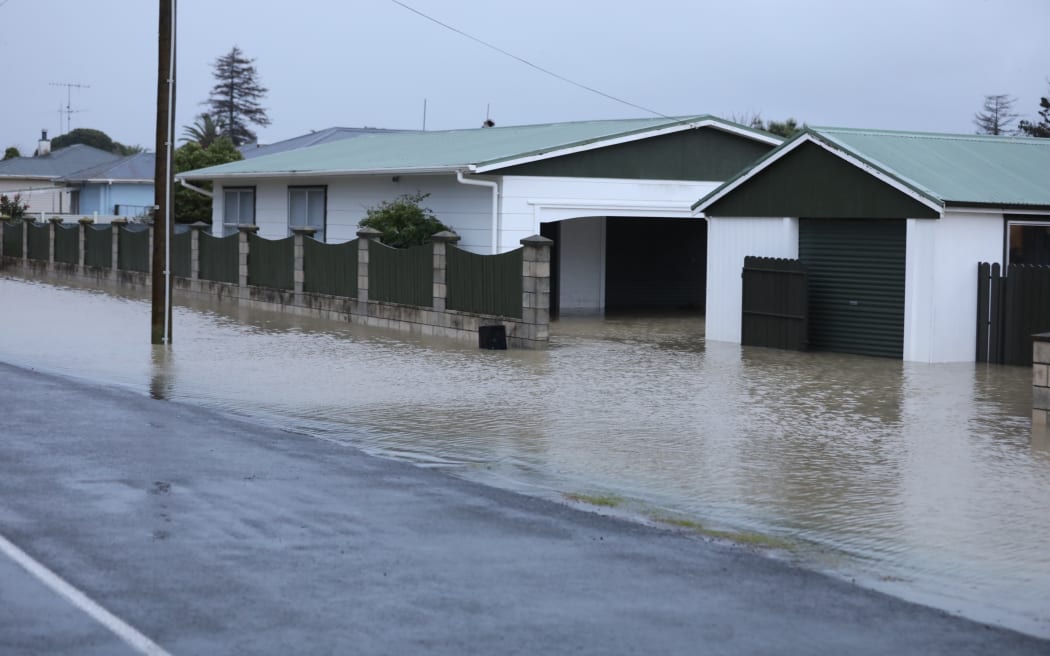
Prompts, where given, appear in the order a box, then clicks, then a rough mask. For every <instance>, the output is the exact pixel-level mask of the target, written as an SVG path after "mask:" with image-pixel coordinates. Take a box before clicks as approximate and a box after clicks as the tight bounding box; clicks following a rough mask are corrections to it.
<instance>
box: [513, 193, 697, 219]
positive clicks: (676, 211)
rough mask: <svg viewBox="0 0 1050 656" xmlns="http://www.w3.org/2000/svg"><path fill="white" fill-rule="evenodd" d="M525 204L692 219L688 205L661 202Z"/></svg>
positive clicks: (557, 200)
mask: <svg viewBox="0 0 1050 656" xmlns="http://www.w3.org/2000/svg"><path fill="white" fill-rule="evenodd" d="M525 202H526V203H527V204H528V205H532V206H534V207H537V208H542V209H547V210H587V211H590V210H604V211H615V212H625V213H630V212H637V213H646V214H658V215H673V216H674V217H682V218H692V211H691V210H690V209H689V203H678V204H674V203H666V202H663V201H617V200H586V199H579V198H535V199H529V200H527V201H525Z"/></svg>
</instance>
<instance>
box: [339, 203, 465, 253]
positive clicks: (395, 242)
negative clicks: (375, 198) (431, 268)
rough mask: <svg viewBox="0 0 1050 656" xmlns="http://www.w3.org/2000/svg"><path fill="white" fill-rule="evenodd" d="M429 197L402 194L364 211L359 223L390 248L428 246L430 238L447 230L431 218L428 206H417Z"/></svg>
mask: <svg viewBox="0 0 1050 656" xmlns="http://www.w3.org/2000/svg"><path fill="white" fill-rule="evenodd" d="M428 196H430V194H422V193H416V194H403V195H401V196H398V197H397V198H396V199H394V200H385V201H383V202H382V203H380V204H379V205H377V206H376V207H371V208H369V209H368V214H367V216H365V218H364V219H363V220H362V221H361V223H360V224H359V225H360V226H361V227H362V228H372V229H374V230H378V231H379V232H381V233H382V235H381V236H380V238H379V239H380V241H382V242H383V243H384V244H386V245H387V246H393V247H394V248H408V247H409V246H419V245H422V244H429V243H430V238H431V237H432V236H433V235H435V234H437V233H439V232H441V231H442V230H449V229H450V228H449V227H448V226H446V225H445V224H444V223H442V222H441V221H439V220H438V218H437V217H436V216H434V212H433V211H431V209H430V208H429V207H423V206H421V205H420V203H422V202H423V201H424V200H426V198H427V197H428Z"/></svg>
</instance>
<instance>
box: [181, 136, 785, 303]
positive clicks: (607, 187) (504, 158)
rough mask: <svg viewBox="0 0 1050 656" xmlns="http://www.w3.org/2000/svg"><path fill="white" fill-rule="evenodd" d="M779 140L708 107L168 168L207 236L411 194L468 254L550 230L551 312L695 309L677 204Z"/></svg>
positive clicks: (698, 289)
mask: <svg viewBox="0 0 1050 656" xmlns="http://www.w3.org/2000/svg"><path fill="white" fill-rule="evenodd" d="M780 142H781V139H780V138H778V137H775V136H773V135H769V134H766V133H764V132H760V131H755V130H751V129H748V128H745V127H743V126H740V125H737V124H735V123H731V122H728V121H724V120H721V119H718V118H715V117H712V116H692V117H685V118H679V119H666V118H659V119H633V120H612V121H586V122H573V123H557V124H545V125H525V126H512V127H494V128H478V129H471V130H450V131H440V132H437V131H434V132H406V133H379V134H364V135H360V136H356V137H355V138H353V139H345V140H340V141H336V142H333V143H326V144H321V145H317V146H312V147H309V148H301V149H295V150H290V151H287V152H280V153H276V154H272V155H267V156H262V157H254V158H252V159H249V160H245V161H240V162H232V163H229V164H224V165H221V166H215V167H210V168H206V169H200V170H196V171H190V172H187V173H182V174H180V175H179V177H180V178H182V179H185V180H187V181H195V180H210V181H212V182H213V183H214V200H213V206H212V207H213V214H212V220H213V231H214V233H215V234H222V231H223V226H230V225H236V224H245V223H249V224H250V223H254V224H256V225H258V226H259V235H260V236H262V237H266V238H269V239H276V238H283V237H286V236H287V235H289V234H290V229H291V227H293V226H298V225H309V226H313V227H316V228H317V229H318V233H317V237H318V238H319V239H321V240H322V241H326V242H329V243H333V242H343V241H347V240H350V239H353V238H354V237H355V235H356V232H357V229H358V222H359V221H360V220H361V219H363V218H364V217H365V213H366V211H367V210H368V209H369V208H370V207H374V206H376V205H378V204H379V203H381V202H382V201H386V200H393V199H394V198H396V197H398V196H399V195H402V194H415V193H424V194H430V196H429V197H428V198H427V199H426V200H425V201H424V204H425V205H426V206H428V207H430V208H431V209H432V210H433V211H434V212H435V214H436V215H437V217H438V218H439V219H440V220H441V221H442V222H443V223H445V224H446V225H449V226H450V227H451V228H452V229H453V230H455V232H457V233H458V234H459V235H460V236H461V237H462V241H461V243H460V247H462V248H464V249H466V250H468V251H472V252H475V253H482V254H491V253H502V252H505V251H508V250H512V249H515V248H518V246H519V241H520V240H521V239H522V238H524V237H528V236H531V235H535V234H543V235H544V236H548V237H550V238H552V239H553V240H554V241H555V258H554V261H553V265H552V269H553V276H552V284H553V286H554V289H553V290H552V305H554V306H555V307H554V309H555V310H556V311H557V310H558V309H560V310H562V311H571V310H583V311H601V310H603V309H605V308H606V307H614V306H624V307H626V306H630V305H648V304H653V303H662V304H667V305H692V306H698V307H700V308H703V303H704V301H703V298H704V294H705V291H706V290H705V281H704V274H705V271H706V265H705V261H706V257H707V248H706V225H705V223H704V221H703V220H701V219H698V218H696V217H694V216H693V213H692V209H691V206H692V204H693V203H694V202H695V201H696V199H697V198H699V197H700V196H703V195H704V194H706V193H707V192H709V191H711V190H712V189H714V188H716V187H717V186H718V185H719V184H721V182H722V181H724V180H726V179H728V178H730V177H732V176H733V175H734V174H736V173H737V172H738V171H740V170H742V169H744V168H746V167H747V166H748V165H749V164H751V163H752V162H754V161H755V160H757V159H758V158H760V157H761V156H763V155H765V154H766V153H767V152H769V151H770V150H771V149H772V148H774V147H775V146H777V145H778V144H779V143H780ZM627 254H630V261H629V262H628V257H627Z"/></svg>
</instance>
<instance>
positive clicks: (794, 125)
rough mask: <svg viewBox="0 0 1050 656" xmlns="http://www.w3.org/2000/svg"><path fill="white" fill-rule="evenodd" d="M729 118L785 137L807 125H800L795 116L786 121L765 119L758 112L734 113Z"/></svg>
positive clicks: (755, 128)
mask: <svg viewBox="0 0 1050 656" xmlns="http://www.w3.org/2000/svg"><path fill="white" fill-rule="evenodd" d="M729 120H731V121H733V122H734V123H739V124H740V125H746V126H747V127H749V128H752V129H754V130H765V131H766V132H769V133H771V134H775V135H777V136H781V137H784V138H785V139H789V138H791V137H793V136H795V135H796V134H798V133H799V132H801V131H802V130H804V129H805V127H806V126H805V125H801V126H800V125H799V124H798V121H796V120H795V119H794V118H789V119H787V120H786V121H763V120H762V115H761V114H759V113H757V112H755V113H745V114H739V115H738V114H733V115H732V116H731V117H730V119H729Z"/></svg>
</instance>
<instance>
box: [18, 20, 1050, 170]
mask: <svg viewBox="0 0 1050 656" xmlns="http://www.w3.org/2000/svg"><path fill="white" fill-rule="evenodd" d="M405 2H406V3H407V4H409V5H412V6H413V7H415V8H417V9H418V10H420V11H422V12H424V13H427V14H430V15H432V16H433V17H435V18H437V19H439V20H441V21H443V22H445V23H448V24H451V25H453V26H455V27H457V28H459V29H461V30H463V31H465V32H468V33H470V34H472V35H474V36H477V37H479V38H481V39H484V40H486V41H489V42H491V43H493V44H495V45H497V46H499V47H501V48H503V49H505V50H508V51H510V52H512V53H514V54H515V55H518V56H519V57H522V58H524V59H527V60H530V61H532V62H533V63H535V64H536V65H538V66H541V67H544V68H548V69H551V70H553V71H555V72H556V73H558V74H560V75H562V76H565V77H568V78H571V79H573V80H575V81H578V82H580V83H582V84H585V85H588V86H591V87H595V88H597V89H600V90H601V91H603V92H605V93H607V94H609V95H612V96H616V97H619V98H622V99H624V100H627V101H630V102H632V103H635V104H637V105H641V106H644V107H646V108H648V109H652V110H654V111H656V112H659V113H661V114H665V115H684V114H704V113H711V114H716V115H719V116H723V117H726V118H732V117H733V116H734V115H735V116H742V115H745V114H746V115H750V114H753V113H756V112H757V113H761V115H762V116H763V117H764V118H767V119H778V120H780V119H784V118H787V117H795V118H797V119H798V120H799V121H805V122H807V123H809V124H811V125H835V126H849V127H876V128H889V129H901V130H929V131H942V132H965V133H969V132H973V130H974V126H973V124H972V118H973V114H974V112H976V111H978V110H979V109H980V106H981V102H982V100H983V97H984V95H985V94H993V93H1008V94H1011V95H1013V96H1016V97H1017V105H1016V108H1015V109H1016V110H1017V111H1018V112H1020V113H1021V114H1022V115H1025V116H1029V117H1031V116H1034V115H1035V113H1036V111H1037V109H1038V103H1039V96H1040V95H1045V94H1047V93H1048V83H1047V77H1048V76H1050V37H1048V29H1047V28H1048V27H1050V0H795V1H793V2H787V1H781V0H720V1H718V2H714V1H710V0H694V1H687V0H647V1H646V2H635V1H630V2H628V1H627V0H620V1H619V2H617V1H609V0H529V1H528V2H520V1H518V2H506V1H503V0H441V1H438V0H405ZM157 5H158V3H157V2H155V1H154V0H6V1H5V0H0V61H2V62H3V67H2V70H3V73H2V79H3V86H2V89H3V91H2V93H0V99H2V100H0V148H3V147H6V146H10V145H14V146H17V147H18V148H19V149H21V150H22V152H23V153H25V154H28V153H31V152H32V150H33V148H34V147H35V144H36V140H37V138H38V137H39V134H40V130H41V129H42V128H46V129H48V131H49V132H50V133H51V135H52V136H55V135H57V134H60V133H62V132H65V125H66V121H65V115H64V114H63V115H62V118H61V124H60V122H59V121H60V115H59V111H58V110H59V108H60V107H63V108H64V107H65V105H66V99H67V96H66V94H67V91H66V88H65V87H56V86H51V85H50V84H51V83H53V82H57V83H66V82H72V83H79V84H85V85H89V87H90V88H84V89H73V90H72V108H73V109H74V110H77V112H78V113H75V114H73V115H72V127H73V128H77V127H92V128H97V129H100V130H103V131H104V132H106V133H107V134H109V135H110V136H111V137H113V138H114V139H115V140H117V141H120V142H123V143H128V144H140V145H143V146H146V147H148V148H150V149H152V147H153V144H154V135H153V131H154V121H155V118H154V116H155V114H154V111H155V104H156V83H157V81H156V61H157V11H158V7H157ZM178 11H179V16H178V47H179V52H178V76H177V78H178V88H177V95H178V105H177V111H176V121H177V125H178V126H180V127H179V128H178V129H179V131H180V132H181V126H183V125H186V124H189V123H191V122H192V121H193V119H194V116H195V115H196V114H197V113H199V112H200V111H201V109H202V107H201V105H200V103H201V101H203V100H204V99H205V98H206V97H207V95H208V91H209V90H210V88H211V86H212V84H213V79H212V66H211V64H212V62H213V61H214V60H215V58H216V57H218V56H219V55H221V54H224V53H226V52H228V51H229V50H230V48H231V47H232V46H233V45H235V44H236V45H238V46H240V47H241V49H242V50H243V51H244V52H245V54H247V55H248V56H249V57H252V58H254V59H255V60H256V62H255V65H256V67H257V70H258V76H259V80H260V81H261V82H262V84H263V85H264V86H266V87H268V88H269V93H268V95H267V98H266V101H265V106H266V108H267V109H268V111H269V115H270V118H271V119H272V121H273V124H272V125H271V126H270V127H268V128H264V129H260V130H259V131H258V132H259V138H260V141H261V142H263V143H270V142H273V141H278V140H281V139H285V138H288V137H293V136H296V135H299V134H303V133H306V132H309V131H310V130H316V129H322V128H326V127H331V126H336V125H338V126H351V127H356V126H372V127H386V128H419V127H421V126H422V122H423V102H424V99H426V101H427V128H428V129H451V128H472V127H479V126H480V125H481V122H482V121H483V120H484V119H485V110H486V106H487V105H491V115H492V119H493V120H494V121H495V122H496V124H497V125H517V124H527V123H546V122H554V121H574V120H586V119H602V118H625V117H639V116H647V114H646V113H645V112H643V111H642V110H639V109H635V108H632V107H628V106H625V105H622V104H619V103H617V102H614V101H611V100H609V99H607V98H603V97H601V96H599V95H596V94H592V93H589V92H587V91H583V90H581V89H579V88H576V87H573V86H571V85H569V84H566V83H565V82H562V81H559V80H557V79H554V78H552V77H549V76H547V75H545V74H543V73H541V72H538V71H536V70H534V69H532V68H529V67H527V66H525V65H523V64H522V63H520V62H517V61H515V60H513V59H510V58H508V57H506V56H504V55H501V54H498V53H496V52H494V51H492V50H489V49H486V48H485V47H484V46H482V45H479V44H477V43H475V42H473V41H470V40H469V39H467V38H464V37H463V36H460V35H458V34H455V33H453V32H450V31H448V30H446V29H444V28H442V27H440V26H438V25H435V24H434V23H431V22H428V21H427V20H425V19H424V18H421V17H420V16H418V15H416V14H413V13H411V12H410V11H407V10H406V9H404V8H402V7H399V6H397V5H396V4H395V3H393V2H391V1H390V0H296V1H295V2H269V1H267V2H263V1H261V0H178Z"/></svg>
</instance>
